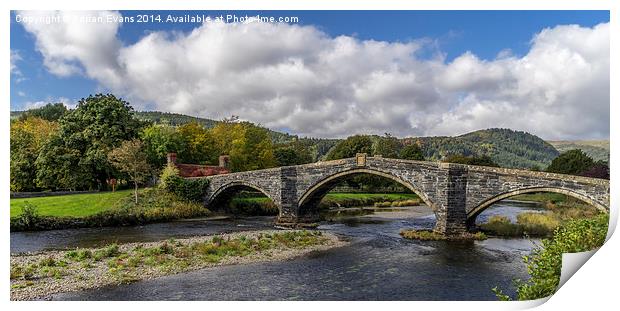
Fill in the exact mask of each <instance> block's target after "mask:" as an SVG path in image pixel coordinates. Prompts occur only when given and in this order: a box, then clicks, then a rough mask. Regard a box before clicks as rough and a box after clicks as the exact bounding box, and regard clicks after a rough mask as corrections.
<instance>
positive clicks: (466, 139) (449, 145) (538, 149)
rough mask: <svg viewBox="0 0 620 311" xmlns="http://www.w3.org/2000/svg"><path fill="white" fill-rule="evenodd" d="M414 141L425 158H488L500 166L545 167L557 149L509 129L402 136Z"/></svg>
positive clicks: (532, 136)
mask: <svg viewBox="0 0 620 311" xmlns="http://www.w3.org/2000/svg"><path fill="white" fill-rule="evenodd" d="M404 141H405V143H416V144H418V145H419V146H420V147H421V148H422V151H423V152H424V155H425V157H426V159H428V160H441V159H443V158H444V157H446V156H448V155H452V154H460V155H464V156H482V155H486V156H489V157H491V159H493V161H495V162H496V163H497V164H499V165H500V166H502V167H513V168H531V167H534V166H536V167H539V168H541V169H544V168H546V167H547V166H548V165H549V163H551V161H552V160H553V159H554V158H555V157H557V156H558V155H559V152H558V151H557V150H556V149H555V148H554V147H553V146H552V145H551V144H549V143H547V142H546V141H544V140H543V139H541V138H540V137H538V136H535V135H532V134H529V133H526V132H521V131H513V130H510V129H498V128H494V129H486V130H479V131H475V132H471V133H467V134H464V135H460V136H453V137H448V136H438V137H419V138H406V139H404Z"/></svg>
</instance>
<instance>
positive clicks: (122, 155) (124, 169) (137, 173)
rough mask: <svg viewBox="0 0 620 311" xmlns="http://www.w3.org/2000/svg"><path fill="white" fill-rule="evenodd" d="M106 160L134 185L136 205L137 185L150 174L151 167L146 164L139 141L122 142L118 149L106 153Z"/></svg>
mask: <svg viewBox="0 0 620 311" xmlns="http://www.w3.org/2000/svg"><path fill="white" fill-rule="evenodd" d="M108 159H109V161H110V163H112V165H113V166H114V167H115V168H116V169H118V170H119V171H120V172H121V173H124V174H126V175H127V176H128V177H129V179H130V180H131V181H132V182H133V184H134V197H135V201H136V204H138V184H139V183H142V182H144V180H145V179H146V178H147V177H148V176H149V175H150V173H151V166H150V165H149V164H148V163H147V160H146V159H147V157H146V153H145V152H144V148H143V144H142V142H141V141H140V140H138V139H134V140H128V141H124V142H123V143H122V144H121V145H120V147H117V148H114V149H112V151H110V153H108Z"/></svg>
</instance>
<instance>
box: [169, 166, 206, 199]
mask: <svg viewBox="0 0 620 311" xmlns="http://www.w3.org/2000/svg"><path fill="white" fill-rule="evenodd" d="M208 186H209V180H208V179H206V178H193V179H186V178H182V177H181V176H179V170H178V169H177V168H176V167H175V166H174V165H172V164H168V165H167V166H166V167H165V168H164V169H163V171H162V173H161V176H160V178H159V187H160V188H161V189H164V190H165V191H167V192H169V193H173V194H176V195H178V196H179V197H180V198H181V199H184V200H186V201H189V202H197V203H200V202H202V201H203V196H204V193H205V192H206V190H207V187H208Z"/></svg>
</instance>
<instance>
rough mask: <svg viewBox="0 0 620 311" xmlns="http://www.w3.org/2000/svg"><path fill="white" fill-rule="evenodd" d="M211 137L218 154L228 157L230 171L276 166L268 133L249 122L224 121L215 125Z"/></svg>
mask: <svg viewBox="0 0 620 311" xmlns="http://www.w3.org/2000/svg"><path fill="white" fill-rule="evenodd" d="M210 133H211V134H212V135H213V138H214V139H215V141H216V143H217V145H218V146H219V148H218V149H219V151H220V154H228V155H230V168H231V170H232V171H235V172H240V171H248V170H256V169H263V168H269V167H274V166H276V164H277V162H276V158H275V156H274V152H273V149H274V148H273V143H272V142H271V137H270V135H269V131H268V130H267V129H265V128H263V127H260V126H256V125H254V124H252V123H250V122H238V121H236V120H225V122H220V123H219V124H218V125H216V126H215V127H214V128H213V129H212V130H210Z"/></svg>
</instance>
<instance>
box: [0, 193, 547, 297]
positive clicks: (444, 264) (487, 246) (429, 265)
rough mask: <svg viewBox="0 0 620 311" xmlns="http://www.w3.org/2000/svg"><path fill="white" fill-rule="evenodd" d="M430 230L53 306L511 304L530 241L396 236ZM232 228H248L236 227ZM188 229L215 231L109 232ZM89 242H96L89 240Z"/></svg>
mask: <svg viewBox="0 0 620 311" xmlns="http://www.w3.org/2000/svg"><path fill="white" fill-rule="evenodd" d="M526 210H538V209H537V208H535V207H533V206H531V205H520V204H514V203H500V204H496V205H495V206H493V207H491V208H489V209H488V210H487V211H485V212H484V213H483V214H481V215H480V216H479V218H481V219H485V218H486V217H489V216H490V215H494V214H502V215H507V216H510V217H515V216H516V214H518V213H519V212H522V211H526ZM270 221H271V220H269V219H268V218H248V219H244V220H234V221H232V220H231V221H223V222H220V224H222V223H228V224H229V225H221V226H220V227H219V229H221V230H224V231H225V232H230V231H234V230H244V229H257V228H260V227H269V225H270ZM434 222H435V219H434V216H432V215H431V216H425V217H420V218H383V217H373V216H371V217H368V216H365V217H356V218H352V219H349V220H346V221H343V222H340V223H324V224H322V225H321V226H320V229H323V230H327V231H330V232H333V233H335V234H337V235H340V236H341V237H343V238H345V239H348V240H350V241H351V244H350V245H348V246H345V247H340V248H335V249H330V250H327V251H321V252H314V253H311V254H309V255H306V256H303V257H301V258H296V259H293V260H289V261H282V262H271V263H260V264H248V265H237V266H225V267H216V268H209V269H203V270H198V271H193V272H188V273H181V274H177V275H172V276H166V277H161V278H157V279H153V280H147V281H141V282H138V283H134V284H128V285H121V286H110V287H105V288H100V289H95V290H87V291H82V292H74V293H65V294H58V295H55V296H54V297H53V298H54V299H58V300H495V296H494V294H493V293H492V292H491V288H493V287H495V286H500V287H501V288H503V289H505V290H507V292H508V293H511V294H512V290H511V287H512V286H511V285H512V280H513V279H515V278H521V279H526V278H527V271H526V267H525V264H524V263H523V262H522V260H521V257H522V256H523V255H526V254H528V253H529V252H530V250H531V249H532V247H533V245H534V244H533V243H534V242H536V241H530V240H526V239H495V238H494V239H487V240H485V241H476V242H472V241H470V242H446V241H428V242H422V241H411V240H405V239H403V238H401V237H400V236H399V235H398V232H399V231H400V230H401V229H402V228H410V227H416V228H432V226H433V225H434ZM252 224H253V225H252ZM239 225H248V226H250V227H237V226H239ZM252 226H254V227H252ZM191 228H195V231H192V234H197V233H214V232H215V231H217V230H218V229H217V228H213V224H200V222H198V223H196V224H194V223H192V222H182V223H170V224H160V225H148V226H144V227H141V228H135V230H136V231H137V232H150V233H149V234H138V233H133V234H132V233H129V232H128V231H123V230H121V231H114V234H121V235H117V236H115V238H116V239H119V240H126V241H130V240H136V239H138V237H139V239H143V238H145V236H146V237H148V238H149V239H151V238H152V239H160V238H166V237H169V236H177V234H179V233H180V232H186V231H185V230H186V229H191ZM96 230H102V229H96ZM106 230H118V229H106ZM127 230H129V229H127ZM201 230H204V231H201ZM209 230H211V231H209ZM86 232H88V230H87V231H86ZM155 232H157V233H155ZM73 234H74V235H73V239H69V240H68V241H67V243H68V244H67V245H64V246H74V245H76V244H80V243H84V240H87V241H89V242H88V243H95V244H97V243H100V242H101V241H100V240H98V239H97V238H92V239H84V240H83V239H81V238H80V237H79V236H77V237H76V236H75V234H77V235H80V233H76V232H75V231H73ZM106 234H111V233H106ZM123 234H124V235H123ZM92 235H93V236H95V235H96V234H95V232H93V233H92ZM190 235H191V234H190ZM60 236H63V237H64V235H60ZM86 236H88V234H86ZM121 237H123V238H121ZM156 237H157V238H156ZM15 238H16V241H17V240H19V241H24V239H26V237H25V236H23V235H20V236H19V239H17V236H15ZM108 238H109V237H108ZM13 239H14V235H13V234H12V235H11V242H12V246H11V247H12V249H13V243H14V242H15V241H14V240H13ZM60 239H64V238H60ZM35 240H37V241H38V242H36V243H32V244H37V247H38V249H44V248H48V247H62V246H63V243H62V242H61V241H55V242H54V241H51V242H42V240H41V238H40V237H38V238H36V239H35ZM49 240H53V238H50V239H49ZM44 241H48V240H44ZM77 241H79V242H77ZM46 243H47V244H46ZM43 245H45V246H43ZM35 248H36V247H35Z"/></svg>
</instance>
